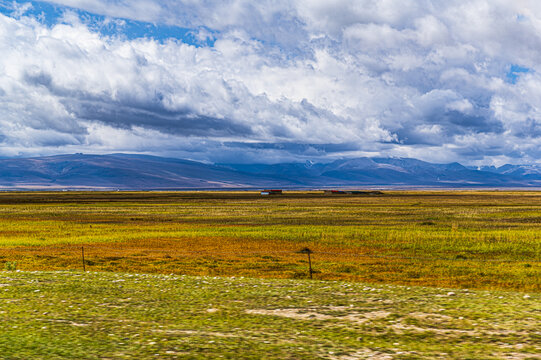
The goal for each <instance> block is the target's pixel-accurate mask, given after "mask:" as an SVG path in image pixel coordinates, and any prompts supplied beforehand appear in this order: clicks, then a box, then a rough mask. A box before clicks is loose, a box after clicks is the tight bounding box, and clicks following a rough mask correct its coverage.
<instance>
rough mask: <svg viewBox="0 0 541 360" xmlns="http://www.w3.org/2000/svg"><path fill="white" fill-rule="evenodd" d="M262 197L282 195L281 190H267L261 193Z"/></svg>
mask: <svg viewBox="0 0 541 360" xmlns="http://www.w3.org/2000/svg"><path fill="white" fill-rule="evenodd" d="M261 195H282V190H281V189H266V190H263V191H261Z"/></svg>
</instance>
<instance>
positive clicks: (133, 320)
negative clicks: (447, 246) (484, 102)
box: [0, 271, 541, 360]
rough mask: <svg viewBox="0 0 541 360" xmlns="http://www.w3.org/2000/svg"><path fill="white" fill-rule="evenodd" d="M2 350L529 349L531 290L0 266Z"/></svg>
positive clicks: (386, 355)
mask: <svg viewBox="0 0 541 360" xmlns="http://www.w3.org/2000/svg"><path fill="white" fill-rule="evenodd" d="M0 304H1V308H0V333H1V334H2V336H0V354H1V355H0V357H1V358H2V359H12V360H15V359H47V360H51V359H218V358H226V359H263V358H265V359H316V358H320V359H334V360H350V359H380V360H381V359H386V360H387V359H539V358H540V357H539V354H540V353H541V346H540V344H541V332H540V328H539V323H540V322H541V305H540V304H541V297H540V296H539V294H533V293H532V294H524V293H522V292H519V293H517V292H508V291H505V292H502V291H471V290H470V291H466V290H449V289H442V288H426V287H405V286H397V285H365V284H360V283H349V282H338V281H310V280H287V279H286V280H284V279H253V278H252V279H247V278H245V279H242V278H227V277H218V278H213V277H190V276H183V275H152V274H121V273H108V272H87V273H81V272H74V271H72V272H35V273H34V272H0Z"/></svg>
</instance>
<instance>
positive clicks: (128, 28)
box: [0, 0, 214, 47]
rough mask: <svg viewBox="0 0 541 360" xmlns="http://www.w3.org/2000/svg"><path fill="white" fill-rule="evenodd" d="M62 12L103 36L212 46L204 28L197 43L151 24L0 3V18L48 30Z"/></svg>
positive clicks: (181, 31)
mask: <svg viewBox="0 0 541 360" xmlns="http://www.w3.org/2000/svg"><path fill="white" fill-rule="evenodd" d="M25 4H30V5H31V6H25ZM66 11H71V12H73V13H75V14H77V15H78V16H79V18H80V19H81V21H82V22H83V23H85V24H86V25H87V26H89V28H91V29H92V30H93V31H96V32H98V33H100V34H101V35H103V36H110V37H122V38H126V39H128V40H133V39H139V38H149V39H154V40H157V41H160V42H163V41H166V40H169V39H175V40H180V41H182V42H183V43H186V44H189V45H194V46H197V47H203V46H213V45H214V39H213V38H212V35H213V32H212V31H211V30H210V29H206V28H205V29H204V30H205V32H206V33H208V34H210V35H211V36H210V37H206V38H204V39H200V38H198V37H197V33H198V30H197V29H189V28H183V27H179V26H171V25H163V24H153V23H148V22H142V21H135V20H130V19H123V18H111V17H107V16H102V15H96V14H93V13H90V12H87V11H84V10H80V9H74V8H70V7H67V6H61V5H55V4H50V3H46V2H40V1H31V2H25V1H13V2H8V1H3V0H0V13H1V14H4V15H6V16H9V17H14V18H18V17H20V16H27V17H32V18H34V19H36V20H37V21H39V22H40V23H42V24H44V25H46V26H48V27H52V26H54V25H56V24H58V23H61V22H62V18H63V16H64V14H65V12H66Z"/></svg>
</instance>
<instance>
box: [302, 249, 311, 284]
mask: <svg viewBox="0 0 541 360" xmlns="http://www.w3.org/2000/svg"><path fill="white" fill-rule="evenodd" d="M299 253H300V254H306V255H308V273H309V274H310V279H312V273H313V271H312V259H311V258H310V254H311V253H313V251H312V250H310V249H308V248H304V249H302V250H301V251H299Z"/></svg>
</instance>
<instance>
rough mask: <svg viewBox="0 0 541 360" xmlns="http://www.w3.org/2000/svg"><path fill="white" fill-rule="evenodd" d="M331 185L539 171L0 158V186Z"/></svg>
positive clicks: (511, 179)
mask: <svg viewBox="0 0 541 360" xmlns="http://www.w3.org/2000/svg"><path fill="white" fill-rule="evenodd" d="M277 187H278V188H285V189H310V188H311V189H313V188H339V187H347V188H352V187H436V188H437V187H440V188H464V187H502V188H504V187H541V166H538V165H504V166H501V167H498V168H496V167H492V166H490V167H480V168H473V167H466V166H463V165H461V164H459V163H456V162H455V163H450V164H432V163H428V162H425V161H421V160H417V159H409V158H354V159H343V160H336V161H333V162H329V163H313V162H310V161H308V162H305V163H280V164H271V165H268V164H206V163H201V162H196V161H189V160H181V159H172V158H163V157H157V156H149V155H134V154H110V155H84V154H70V155H55V156H45V157H34V158H11V159H0V189H4V190H24V189H35V190H39V189H45V190H61V189H94V190H111V189H118V190H197V189H201V190H202V189H258V188H277Z"/></svg>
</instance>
